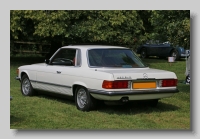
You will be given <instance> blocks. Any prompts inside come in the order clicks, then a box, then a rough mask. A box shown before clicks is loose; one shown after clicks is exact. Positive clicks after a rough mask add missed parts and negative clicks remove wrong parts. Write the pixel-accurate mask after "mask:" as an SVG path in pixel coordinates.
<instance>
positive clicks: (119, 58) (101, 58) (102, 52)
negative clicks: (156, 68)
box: [88, 49, 146, 68]
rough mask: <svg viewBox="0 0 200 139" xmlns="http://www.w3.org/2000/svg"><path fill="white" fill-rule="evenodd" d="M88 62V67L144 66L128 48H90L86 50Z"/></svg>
mask: <svg viewBox="0 0 200 139" xmlns="http://www.w3.org/2000/svg"><path fill="white" fill-rule="evenodd" d="M88 62H89V66H90V67H119V68H143V67H146V66H145V65H144V64H143V63H142V61H141V60H140V58H139V57H138V56H137V55H136V54H135V53H133V51H131V50H130V49H91V50H88Z"/></svg>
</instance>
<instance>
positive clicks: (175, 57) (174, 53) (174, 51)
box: [170, 50, 180, 61]
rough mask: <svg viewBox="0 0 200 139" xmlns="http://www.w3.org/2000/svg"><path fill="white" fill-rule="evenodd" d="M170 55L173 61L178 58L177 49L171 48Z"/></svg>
mask: <svg viewBox="0 0 200 139" xmlns="http://www.w3.org/2000/svg"><path fill="white" fill-rule="evenodd" d="M170 56H171V57H174V61H176V60H179V59H180V57H179V54H178V51H177V50H173V51H172V52H171V54H170Z"/></svg>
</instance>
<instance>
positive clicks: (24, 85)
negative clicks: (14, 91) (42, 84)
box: [21, 74, 35, 96]
mask: <svg viewBox="0 0 200 139" xmlns="http://www.w3.org/2000/svg"><path fill="white" fill-rule="evenodd" d="M21 92H22V95H24V96H33V95H34V94H35V92H34V90H33V87H32V85H31V82H30V80H29V78H28V76H27V75H26V74H25V75H23V76H22V80H21Z"/></svg>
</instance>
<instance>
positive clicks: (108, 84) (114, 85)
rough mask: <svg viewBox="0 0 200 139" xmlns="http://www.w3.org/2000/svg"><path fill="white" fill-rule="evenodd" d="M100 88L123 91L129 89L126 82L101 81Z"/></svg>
mask: <svg viewBox="0 0 200 139" xmlns="http://www.w3.org/2000/svg"><path fill="white" fill-rule="evenodd" d="M102 88H105V89H125V88H129V83H128V81H106V80H104V81H103V84H102Z"/></svg>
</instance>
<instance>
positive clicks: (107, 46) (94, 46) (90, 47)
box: [61, 45, 128, 49]
mask: <svg viewBox="0 0 200 139" xmlns="http://www.w3.org/2000/svg"><path fill="white" fill-rule="evenodd" d="M61 48H79V49H92V48H101V49H102V48H106V49H107V48H118V49H128V48H126V47H122V46H109V45H69V46H63V47H61Z"/></svg>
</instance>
